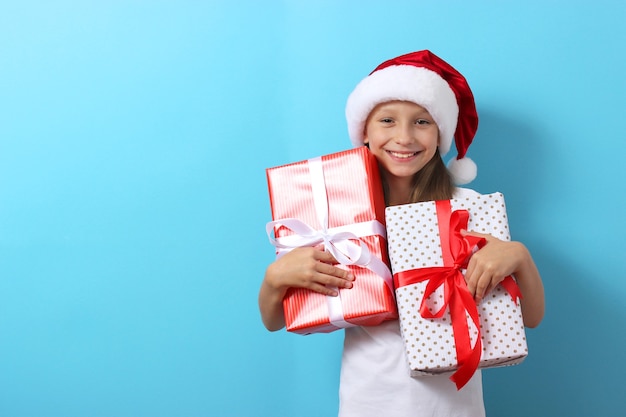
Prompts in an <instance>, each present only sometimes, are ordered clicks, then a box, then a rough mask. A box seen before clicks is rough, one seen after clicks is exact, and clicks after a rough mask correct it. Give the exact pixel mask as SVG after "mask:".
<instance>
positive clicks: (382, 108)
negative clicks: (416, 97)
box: [364, 101, 439, 184]
mask: <svg viewBox="0 0 626 417" xmlns="http://www.w3.org/2000/svg"><path fill="white" fill-rule="evenodd" d="M364 142H365V143H366V144H369V148H370V152H372V153H373V154H374V155H375V156H376V158H377V159H378V162H379V165H380V166H381V168H382V171H383V172H382V174H383V175H384V176H385V177H386V179H387V181H388V182H390V183H398V181H400V182H403V181H406V182H407V184H408V183H410V182H411V181H412V178H413V175H414V174H415V173H417V172H418V171H419V170H421V169H422V168H423V167H424V165H426V163H428V161H430V160H431V159H432V158H433V156H434V155H435V152H436V150H437V146H438V144H439V128H438V127H437V124H436V123H435V121H434V120H433V118H432V116H431V115H430V113H428V111H427V110H426V109H425V108H423V107H422V106H420V105H418V104H415V103H412V102H409V101H389V102H386V103H382V104H379V105H378V106H376V107H375V108H374V110H372V112H371V113H370V114H369V117H368V119H367V121H366V123H365V141H364Z"/></svg>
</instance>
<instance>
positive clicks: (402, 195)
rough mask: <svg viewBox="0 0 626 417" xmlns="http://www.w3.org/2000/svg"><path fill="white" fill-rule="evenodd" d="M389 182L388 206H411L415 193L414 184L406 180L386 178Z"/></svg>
mask: <svg viewBox="0 0 626 417" xmlns="http://www.w3.org/2000/svg"><path fill="white" fill-rule="evenodd" d="M386 181H387V187H388V188H387V205H388V206H398V205H400V204H409V203H410V202H411V194H412V192H413V183H412V181H411V180H410V179H406V178H395V177H394V178H389V176H388V178H386Z"/></svg>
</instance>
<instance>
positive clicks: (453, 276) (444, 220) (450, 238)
mask: <svg viewBox="0 0 626 417" xmlns="http://www.w3.org/2000/svg"><path fill="white" fill-rule="evenodd" d="M436 207H437V217H438V222H439V236H440V239H441V250H442V255H443V263H444V266H440V267H437V266H435V267H429V268H419V269H412V270H408V271H402V272H398V273H396V274H394V284H395V285H396V288H399V287H402V286H405V285H411V284H415V283H418V282H422V281H428V284H427V285H426V288H425V290H424V296H423V298H422V302H421V305H420V314H421V316H422V317H423V318H426V319H429V318H433V319H434V318H442V317H443V315H444V313H445V311H446V309H447V308H448V307H450V319H451V321H452V329H453V332H454V342H455V347H456V354H457V362H458V368H457V371H456V372H455V373H454V374H453V375H452V376H451V377H450V379H451V380H452V381H453V382H454V383H455V384H456V386H457V389H461V388H462V387H463V386H464V385H465V384H466V383H467V382H468V381H469V380H470V379H471V378H472V375H474V372H476V369H478V364H479V362H480V357H481V355H482V339H481V334H480V318H479V316H478V308H477V306H476V302H475V301H474V297H472V294H471V293H470V292H469V290H468V288H467V283H466V282H465V277H464V275H463V272H461V269H464V268H466V267H467V263H468V261H469V259H470V257H471V255H472V254H473V252H474V249H475V248H476V247H478V248H481V247H483V246H484V245H485V243H486V240H485V239H484V238H480V237H476V236H471V235H465V236H464V235H462V234H461V230H464V229H467V224H468V221H469V212H468V211H467V210H456V211H454V212H451V206H450V201H449V200H442V201H437V202H436ZM501 284H502V285H503V287H504V288H505V289H506V290H507V291H508V292H509V294H510V295H511V297H512V298H513V301H516V299H517V297H520V298H521V294H520V292H519V288H518V287H517V284H516V283H515V281H514V280H513V278H512V277H510V276H509V277H506V278H505V280H504V281H502V283H501ZM442 285H443V288H444V304H443V306H442V307H441V308H440V309H439V310H438V311H437V312H434V313H433V312H431V311H430V309H429V308H428V305H427V304H426V300H427V299H428V298H429V297H430V296H431V295H432V294H433V293H434V292H435V291H436V290H437V289H438V288H439V287H441V286H442ZM467 315H469V317H470V318H471V320H472V322H473V323H474V326H475V327H476V329H477V330H478V337H477V339H476V343H475V344H474V347H472V346H471V339H470V333H469V325H468V323H467Z"/></svg>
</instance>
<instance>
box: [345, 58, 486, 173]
mask: <svg viewBox="0 0 626 417" xmlns="http://www.w3.org/2000/svg"><path fill="white" fill-rule="evenodd" d="M393 100H402V101H411V102H413V103H416V104H419V105H420V106H422V107H424V108H425V109H426V110H428V112H429V113H430V115H431V116H432V117H433V119H434V120H435V123H437V126H438V127H439V135H440V138H439V139H440V143H439V152H440V154H441V155H442V156H443V155H445V154H446V153H448V151H449V150H450V146H451V144H452V139H453V138H454V142H455V145H456V150H457V156H456V157H455V158H453V159H452V160H450V162H449V163H448V171H449V172H450V174H451V175H452V179H453V181H454V183H455V184H458V185H460V184H467V183H469V182H471V181H472V180H473V179H474V178H476V172H477V169H476V164H475V163H474V161H472V160H471V159H469V158H468V157H466V156H465V154H466V153H467V149H468V148H469V146H470V144H471V143H472V140H473V139H474V135H475V134H476V130H477V129H478V114H477V113H476V105H475V103H474V96H473V94H472V91H471V90H470V87H469V85H468V84H467V81H466V80H465V77H463V75H461V73H459V72H458V71H457V70H456V69H454V68H453V67H452V66H450V64H448V63H447V62H445V61H444V60H442V59H441V58H439V57H438V56H436V55H435V54H433V53H432V52H430V51H427V50H426V51H418V52H412V53H409V54H406V55H402V56H399V57H397V58H393V59H390V60H388V61H385V62H383V63H382V64H380V65H379V66H378V67H377V68H376V69H375V70H374V71H372V73H371V74H370V75H369V76H367V77H366V78H364V79H363V80H362V81H361V82H360V83H359V84H358V85H357V86H356V88H355V89H354V91H353V92H352V93H351V94H350V96H349V97H348V102H347V104H346V119H347V121H348V133H349V135H350V140H351V141H352V143H353V145H354V146H362V145H363V134H364V128H365V122H366V120H367V117H368V116H369V114H370V112H371V111H372V110H373V109H374V107H376V106H377V105H378V104H380V103H384V102H387V101H393Z"/></svg>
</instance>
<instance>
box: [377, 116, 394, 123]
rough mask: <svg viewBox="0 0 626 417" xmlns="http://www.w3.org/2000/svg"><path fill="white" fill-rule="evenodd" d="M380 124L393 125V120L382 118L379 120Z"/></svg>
mask: <svg viewBox="0 0 626 417" xmlns="http://www.w3.org/2000/svg"><path fill="white" fill-rule="evenodd" d="M380 122H381V123H393V119H392V118H391V117H383V118H382V119H380Z"/></svg>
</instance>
